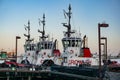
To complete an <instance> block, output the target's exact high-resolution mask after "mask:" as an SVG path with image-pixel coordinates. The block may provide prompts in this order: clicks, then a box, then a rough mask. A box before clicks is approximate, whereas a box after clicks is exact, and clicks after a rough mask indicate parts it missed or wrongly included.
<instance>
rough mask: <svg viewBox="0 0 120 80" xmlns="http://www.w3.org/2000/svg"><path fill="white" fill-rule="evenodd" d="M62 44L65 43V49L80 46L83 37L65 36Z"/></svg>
mask: <svg viewBox="0 0 120 80" xmlns="http://www.w3.org/2000/svg"><path fill="white" fill-rule="evenodd" d="M62 44H63V47H64V50H65V49H66V48H67V47H80V46H81V38H75V37H69V38H68V37H67V38H63V39H62Z"/></svg>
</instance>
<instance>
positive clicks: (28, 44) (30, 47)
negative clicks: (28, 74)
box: [19, 21, 37, 64]
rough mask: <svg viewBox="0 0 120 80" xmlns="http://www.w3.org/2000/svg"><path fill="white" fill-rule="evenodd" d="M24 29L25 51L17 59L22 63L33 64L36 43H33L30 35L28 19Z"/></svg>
mask: <svg viewBox="0 0 120 80" xmlns="http://www.w3.org/2000/svg"><path fill="white" fill-rule="evenodd" d="M25 30H26V31H28V34H24V36H25V37H27V39H26V41H25V45H24V50H25V53H24V55H23V57H22V59H21V61H19V62H20V63H22V64H34V63H35V62H36V58H35V57H36V56H37V55H36V44H35V43H34V39H31V37H30V21H28V26H26V25H25Z"/></svg>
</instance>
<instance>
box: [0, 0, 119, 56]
mask: <svg viewBox="0 0 120 80" xmlns="http://www.w3.org/2000/svg"><path fill="white" fill-rule="evenodd" d="M69 4H71V6H72V13H73V14H72V20H71V23H72V29H76V30H78V31H79V30H80V32H81V36H82V37H83V36H84V35H87V37H88V46H89V47H90V49H91V52H92V53H95V52H98V23H103V22H105V23H108V24H109V27H108V28H102V29H101V32H102V34H101V35H102V36H106V37H107V38H108V54H113V55H114V54H117V53H118V52H120V0H0V50H2V49H3V50H6V51H12V50H14V49H15V36H20V37H21V39H20V40H19V41H18V52H19V54H21V53H24V48H23V45H24V42H25V37H24V35H23V34H25V33H26V31H25V29H24V27H25V26H24V24H25V25H27V23H28V20H30V27H31V37H32V38H34V42H38V40H39V36H40V34H39V33H38V32H37V30H38V29H42V26H39V24H38V18H40V19H42V16H43V13H45V15H46V26H45V30H46V34H50V38H52V37H53V38H54V39H58V41H59V43H58V45H59V47H58V48H59V49H60V50H61V52H62V43H61V39H62V38H63V31H66V28H64V27H63V26H62V24H61V23H63V22H66V19H65V17H64V14H63V9H65V10H66V11H68V6H69Z"/></svg>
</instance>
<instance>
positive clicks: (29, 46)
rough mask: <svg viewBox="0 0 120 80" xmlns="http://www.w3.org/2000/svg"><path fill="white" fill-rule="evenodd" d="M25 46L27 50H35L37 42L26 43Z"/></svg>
mask: <svg viewBox="0 0 120 80" xmlns="http://www.w3.org/2000/svg"><path fill="white" fill-rule="evenodd" d="M24 48H25V51H35V50H36V45H35V44H25V45H24Z"/></svg>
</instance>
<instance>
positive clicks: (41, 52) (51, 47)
mask: <svg viewBox="0 0 120 80" xmlns="http://www.w3.org/2000/svg"><path fill="white" fill-rule="evenodd" d="M40 22H41V23H42V24H43V31H40V30H39V29H38V32H39V33H41V34H42V36H40V39H39V42H38V43H37V53H38V56H37V62H36V65H41V64H42V63H43V62H44V61H45V60H48V61H49V60H51V61H53V62H54V63H56V64H60V63H59V61H58V58H59V57H60V51H59V50H58V49H57V48H56V45H57V44H56V42H57V39H56V40H55V41H53V40H49V36H47V35H45V30H44V27H45V14H43V20H42V21H41V20H40ZM40 22H39V23H40Z"/></svg>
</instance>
